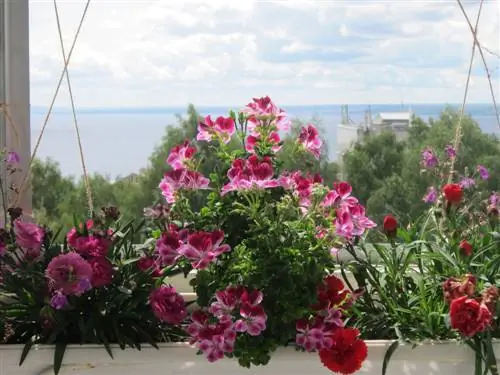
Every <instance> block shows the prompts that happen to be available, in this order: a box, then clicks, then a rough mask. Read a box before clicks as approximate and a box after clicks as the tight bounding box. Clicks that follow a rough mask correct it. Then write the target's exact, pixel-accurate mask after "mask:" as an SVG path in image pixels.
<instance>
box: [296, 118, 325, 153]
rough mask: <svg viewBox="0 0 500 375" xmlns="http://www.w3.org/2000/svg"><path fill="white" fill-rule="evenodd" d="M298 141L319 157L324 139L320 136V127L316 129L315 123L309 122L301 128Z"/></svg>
mask: <svg viewBox="0 0 500 375" xmlns="http://www.w3.org/2000/svg"><path fill="white" fill-rule="evenodd" d="M298 143H299V144H300V145H302V147H304V149H306V150H307V151H308V152H310V153H311V154H312V155H313V156H314V157H315V158H316V159H319V157H320V155H321V146H322V145H323V141H322V139H321V137H320V136H319V132H318V129H316V128H315V127H314V126H313V125H310V124H309V125H307V126H305V127H302V128H301V129H300V133H299V139H298Z"/></svg>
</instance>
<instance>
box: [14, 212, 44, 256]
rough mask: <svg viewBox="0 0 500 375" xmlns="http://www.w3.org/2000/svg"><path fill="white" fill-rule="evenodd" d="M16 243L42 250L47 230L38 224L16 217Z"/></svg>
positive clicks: (27, 247) (26, 247) (23, 246)
mask: <svg viewBox="0 0 500 375" xmlns="http://www.w3.org/2000/svg"><path fill="white" fill-rule="evenodd" d="M14 233H15V235H16V243H17V244H18V245H19V246H20V247H22V248H25V249H33V250H40V248H41V246H42V242H43V237H44V236H45V232H44V230H43V229H42V228H40V227H39V226H38V225H36V224H33V223H29V222H27V221H21V219H16V220H15V221H14Z"/></svg>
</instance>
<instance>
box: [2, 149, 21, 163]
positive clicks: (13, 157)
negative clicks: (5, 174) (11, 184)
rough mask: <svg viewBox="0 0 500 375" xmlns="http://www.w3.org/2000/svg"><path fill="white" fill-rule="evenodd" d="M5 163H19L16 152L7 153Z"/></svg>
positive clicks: (19, 158) (19, 159)
mask: <svg viewBox="0 0 500 375" xmlns="http://www.w3.org/2000/svg"><path fill="white" fill-rule="evenodd" d="M5 162H6V163H7V164H18V163H19V162H21V157H20V156H19V154H18V153H17V152H15V151H9V152H7V155H6V157H5Z"/></svg>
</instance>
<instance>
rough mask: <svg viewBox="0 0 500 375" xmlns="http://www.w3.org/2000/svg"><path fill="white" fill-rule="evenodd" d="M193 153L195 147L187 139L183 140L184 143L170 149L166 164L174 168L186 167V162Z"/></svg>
mask: <svg viewBox="0 0 500 375" xmlns="http://www.w3.org/2000/svg"><path fill="white" fill-rule="evenodd" d="M195 153H196V148H194V147H193V146H192V145H191V143H190V142H189V141H188V140H185V141H184V143H182V144H180V145H177V146H175V147H174V148H172V149H171V150H170V154H169V155H168V158H167V164H168V165H170V166H171V167H172V169H174V170H176V169H184V168H187V162H188V161H190V160H191V159H192V158H193V156H194V154H195Z"/></svg>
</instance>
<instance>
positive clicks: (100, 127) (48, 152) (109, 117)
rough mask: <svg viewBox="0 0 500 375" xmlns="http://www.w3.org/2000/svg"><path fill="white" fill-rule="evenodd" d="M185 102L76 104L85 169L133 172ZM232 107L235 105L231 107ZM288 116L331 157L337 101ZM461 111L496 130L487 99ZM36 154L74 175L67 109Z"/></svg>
mask: <svg viewBox="0 0 500 375" xmlns="http://www.w3.org/2000/svg"><path fill="white" fill-rule="evenodd" d="M447 106H449V107H453V108H459V107H460V106H459V105H446V104H415V105H405V106H402V105H390V104H378V105H373V104H372V105H370V108H371V113H372V115H373V116H376V115H377V114H378V113H380V112H395V111H402V110H408V109H411V110H412V111H413V112H414V113H415V115H416V116H419V117H421V118H423V119H424V120H427V119H429V118H437V117H439V114H440V113H441V112H442V111H443V110H444V109H445V108H446V107H447ZM186 108H187V106H186V107H185V108H146V109H145V108H99V109H89V108H87V109H80V110H78V113H77V119H78V123H79V128H80V134H81V139H82V144H83V150H84V155H85V163H86V165H87V169H88V171H89V172H90V173H99V174H102V175H105V176H106V177H108V178H109V179H111V180H114V179H116V178H119V177H123V176H126V175H129V174H131V173H136V172H139V171H140V169H141V168H144V167H147V166H148V158H149V156H150V155H151V153H152V152H153V150H154V148H155V147H156V146H158V145H159V144H160V143H161V139H162V137H163V136H164V134H165V133H166V129H167V127H168V126H175V124H176V123H177V117H176V116H177V115H183V114H185V112H186ZM228 108H231V106H227V107H197V110H198V111H199V112H200V113H201V114H202V115H207V114H211V115H214V116H218V115H225V114H227V111H228ZM233 108H234V109H235V110H236V109H238V107H233ZM283 109H284V110H285V111H286V112H287V113H288V114H289V115H290V116H291V117H292V118H298V119H301V120H304V121H308V120H311V119H316V120H317V121H319V123H320V127H321V129H322V132H323V137H324V138H325V140H326V143H327V145H328V150H329V155H331V157H330V158H331V159H332V160H335V155H336V152H335V148H336V143H337V139H336V127H337V124H339V123H340V118H341V105H339V104H331V105H317V106H314V105H312V106H288V107H286V106H284V107H283ZM367 109H368V105H367V104H356V105H349V106H348V110H349V116H350V118H351V119H352V120H353V121H354V122H356V123H361V122H362V121H363V119H364V114H365V111H366V110H367ZM466 113H467V114H469V115H471V116H472V117H473V118H474V120H475V121H476V122H477V123H478V124H479V126H480V127H481V129H482V130H483V131H484V132H486V133H496V134H499V135H500V128H499V126H498V124H497V120H496V116H495V111H494V106H493V105H489V104H469V105H468V106H467V107H466ZM46 114H47V113H46V110H45V109H44V108H40V107H34V108H32V113H31V137H32V138H31V144H32V148H34V146H35V143H36V140H37V139H38V137H39V135H40V131H41V127H42V125H43V122H44V119H45V117H46ZM37 157H39V158H41V159H46V158H50V159H52V160H54V161H56V162H57V163H58V164H59V167H60V170H61V172H62V173H63V174H64V175H71V176H74V177H77V178H78V177H80V176H81V175H82V168H81V162H80V154H79V151H78V146H77V139H76V132H75V128H74V124H73V115H72V113H71V112H70V111H69V110H67V109H56V110H55V111H54V112H53V113H52V114H51V116H50V117H49V121H48V123H47V126H46V128H45V131H44V134H43V137H42V139H41V143H40V146H39V148H38V150H37Z"/></svg>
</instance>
